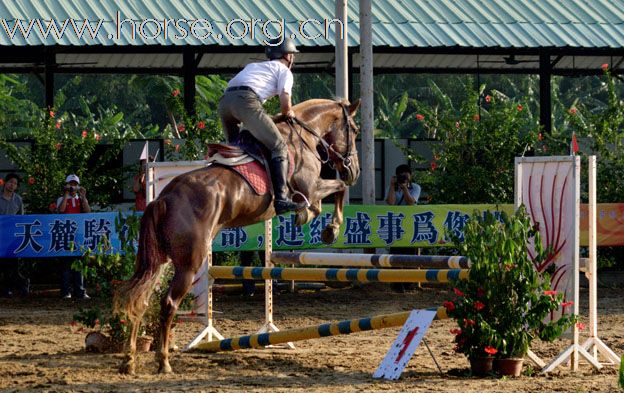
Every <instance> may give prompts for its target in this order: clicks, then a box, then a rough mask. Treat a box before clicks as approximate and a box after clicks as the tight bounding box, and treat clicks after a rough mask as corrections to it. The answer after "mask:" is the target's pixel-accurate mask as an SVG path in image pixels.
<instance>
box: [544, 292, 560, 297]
mask: <svg viewBox="0 0 624 393" xmlns="http://www.w3.org/2000/svg"><path fill="white" fill-rule="evenodd" d="M556 294H557V291H544V295H549V296H555V295H556Z"/></svg>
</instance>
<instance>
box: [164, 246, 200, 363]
mask: <svg viewBox="0 0 624 393" xmlns="http://www.w3.org/2000/svg"><path fill="white" fill-rule="evenodd" d="M188 258H189V259H190V256H188ZM187 260H188V259H187ZM174 265H175V267H176V269H175V274H174V275H173V279H172V280H171V285H170V286H169V291H168V292H167V293H166V294H165V296H164V297H163V298H162V301H161V303H160V340H159V348H158V349H157V350H156V359H157V361H158V372H159V373H165V374H166V373H170V372H172V370H171V365H170V364H169V340H170V337H169V335H170V332H171V324H172V322H173V317H174V316H175V313H176V311H177V310H178V306H179V305H180V302H181V301H182V299H183V298H184V296H185V295H186V294H187V293H188V291H189V289H190V288H191V285H192V284H193V276H194V275H195V272H196V271H197V270H198V269H199V267H201V260H200V263H199V265H197V267H196V268H195V266H196V264H192V265H188V264H184V263H182V264H179V263H176V261H174Z"/></svg>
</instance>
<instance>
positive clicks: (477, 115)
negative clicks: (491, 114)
mask: <svg viewBox="0 0 624 393" xmlns="http://www.w3.org/2000/svg"><path fill="white" fill-rule="evenodd" d="M472 120H474V121H479V120H481V116H479V114H478V113H477V114H476V115H474V116H472Z"/></svg>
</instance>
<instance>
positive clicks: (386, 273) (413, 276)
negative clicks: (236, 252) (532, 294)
mask: <svg viewBox="0 0 624 393" xmlns="http://www.w3.org/2000/svg"><path fill="white" fill-rule="evenodd" d="M468 273H469V270H467V269H447V270H442V269H431V270H382V269H317V268H281V267H274V268H262V267H242V266H211V267H210V271H209V274H210V276H211V277H212V278H213V279H217V278H221V279H226V280H237V279H250V280H252V279H256V280H291V281H348V282H412V283H413V282H438V283H445V282H449V281H454V280H467V279H468Z"/></svg>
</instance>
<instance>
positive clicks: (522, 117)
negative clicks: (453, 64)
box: [408, 86, 539, 203]
mask: <svg viewBox="0 0 624 393" xmlns="http://www.w3.org/2000/svg"><path fill="white" fill-rule="evenodd" d="M432 91H434V92H435V94H436V95H437V103H436V104H435V105H428V104H425V103H418V102H417V103H416V107H417V114H416V115H415V116H416V119H417V120H418V121H419V122H421V126H422V127H423V129H424V131H425V134H426V136H427V137H429V138H434V139H435V140H436V143H432V144H431V149H432V151H433V153H434V160H433V161H432V162H430V163H429V164H430V168H429V170H428V171H427V172H426V173H425V174H424V175H421V176H420V177H419V178H418V179H417V180H418V182H419V184H421V186H422V187H423V188H424V189H425V190H427V191H428V192H429V194H430V195H431V196H432V200H433V201H434V202H435V203H503V202H510V201H511V200H512V198H513V177H514V158H515V157H517V156H523V155H524V154H525V153H526V152H527V151H528V150H531V149H532V148H533V145H534V143H535V142H536V141H537V138H538V130H539V126H538V120H537V117H536V116H535V115H534V114H533V112H532V110H531V108H530V106H529V105H527V104H526V102H525V101H528V99H526V100H525V99H519V100H516V99H512V98H510V97H508V96H506V95H504V94H503V93H501V92H500V91H490V92H489V94H485V86H481V88H480V91H478V92H477V91H474V90H471V89H470V88H467V91H468V93H469V94H468V98H467V99H466V100H465V101H463V102H462V103H461V105H460V106H459V107H458V108H455V106H454V104H453V102H452V100H451V99H450V98H449V96H448V95H447V94H446V93H444V92H442V91H441V90H440V89H437V88H436V86H432ZM408 152H409V151H408ZM409 157H410V158H411V159H415V158H417V157H416V156H415V155H414V154H410V155H409Z"/></svg>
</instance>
